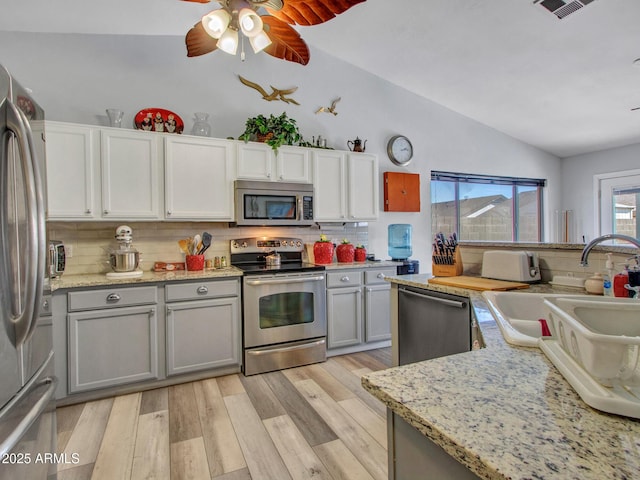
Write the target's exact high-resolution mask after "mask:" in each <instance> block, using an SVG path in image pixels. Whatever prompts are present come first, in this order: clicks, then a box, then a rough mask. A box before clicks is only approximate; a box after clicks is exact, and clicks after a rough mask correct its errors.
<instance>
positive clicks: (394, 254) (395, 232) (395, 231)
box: [388, 223, 420, 275]
mask: <svg viewBox="0 0 640 480" xmlns="http://www.w3.org/2000/svg"><path fill="white" fill-rule="evenodd" d="M411 231H412V226H411V225H409V224H408V223H394V224H392V225H389V230H388V248H389V256H390V257H391V260H392V261H394V262H398V266H397V267H396V273H397V275H410V274H414V273H420V262H418V260H409V257H410V256H411V254H412V253H413V250H412V248H411Z"/></svg>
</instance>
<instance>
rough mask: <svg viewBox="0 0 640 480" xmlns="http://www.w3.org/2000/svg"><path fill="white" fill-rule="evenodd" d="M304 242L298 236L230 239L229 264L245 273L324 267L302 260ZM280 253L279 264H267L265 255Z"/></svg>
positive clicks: (294, 270)
mask: <svg viewBox="0 0 640 480" xmlns="http://www.w3.org/2000/svg"><path fill="white" fill-rule="evenodd" d="M303 251H304V243H303V242H302V240H301V239H299V238H289V237H268V238H267V237H258V238H239V239H236V240H231V265H233V266H234V267H237V268H239V269H241V270H242V271H243V272H244V273H245V274H246V275H256V274H264V273H294V272H314V271H323V270H325V267H324V266H322V265H315V264H313V263H306V262H304V261H303ZM273 252H277V253H278V254H280V258H281V261H280V265H277V266H267V262H266V260H265V257H266V256H267V255H269V254H271V253H273Z"/></svg>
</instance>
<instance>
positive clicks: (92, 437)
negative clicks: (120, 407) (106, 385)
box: [58, 398, 113, 472]
mask: <svg viewBox="0 0 640 480" xmlns="http://www.w3.org/2000/svg"><path fill="white" fill-rule="evenodd" d="M112 406H113V398H106V399H104V400H97V401H95V402H89V403H86V404H85V405H84V409H83V410H82V414H80V418H79V419H78V423H77V424H76V428H74V430H73V433H72V434H71V437H70V438H69V441H68V442H67V446H66V447H65V449H64V453H66V454H67V456H71V455H72V454H74V453H75V454H77V455H78V458H79V462H78V463H77V464H75V465H74V464H73V463H63V464H60V465H58V472H60V471H63V470H67V469H70V468H73V467H77V466H80V465H86V464H89V463H91V464H93V463H94V462H95V461H96V458H97V456H98V451H99V450H100V443H101V442H102V436H103V435H104V431H105V429H106V428H107V421H108V420H109V414H110V413H111V407H112Z"/></svg>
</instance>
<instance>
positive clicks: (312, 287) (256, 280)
mask: <svg viewBox="0 0 640 480" xmlns="http://www.w3.org/2000/svg"><path fill="white" fill-rule="evenodd" d="M243 303H244V347H245V348H251V347H260V346H266V345H273V344H277V343H284V342H293V341H296V340H304V339H310V338H316V337H325V336H326V335H327V311H326V280H325V274H324V273H317V272H315V273H291V274H275V275H252V276H246V277H244V293H243Z"/></svg>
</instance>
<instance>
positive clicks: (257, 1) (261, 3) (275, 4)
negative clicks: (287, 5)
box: [192, 0, 284, 10]
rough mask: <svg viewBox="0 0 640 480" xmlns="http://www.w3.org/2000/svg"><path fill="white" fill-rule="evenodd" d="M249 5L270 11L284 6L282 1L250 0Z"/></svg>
mask: <svg viewBox="0 0 640 480" xmlns="http://www.w3.org/2000/svg"><path fill="white" fill-rule="evenodd" d="M192 1H198V0H192ZM251 3H253V5H254V6H255V7H256V8H259V7H264V8H269V9H271V10H280V9H281V8H282V7H283V6H284V5H283V3H284V2H283V1H282V0H251Z"/></svg>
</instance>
